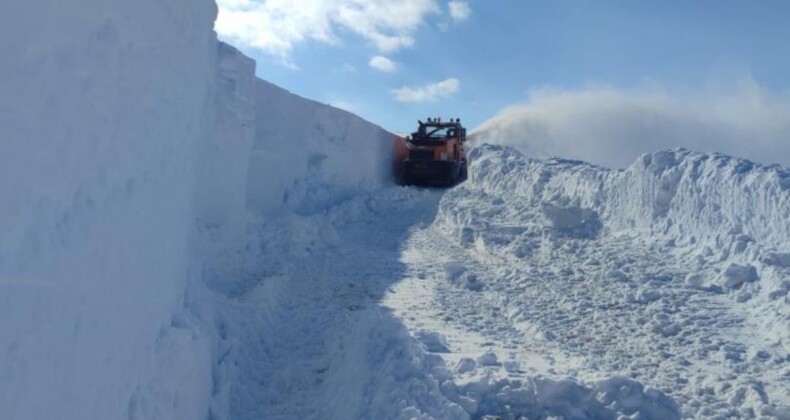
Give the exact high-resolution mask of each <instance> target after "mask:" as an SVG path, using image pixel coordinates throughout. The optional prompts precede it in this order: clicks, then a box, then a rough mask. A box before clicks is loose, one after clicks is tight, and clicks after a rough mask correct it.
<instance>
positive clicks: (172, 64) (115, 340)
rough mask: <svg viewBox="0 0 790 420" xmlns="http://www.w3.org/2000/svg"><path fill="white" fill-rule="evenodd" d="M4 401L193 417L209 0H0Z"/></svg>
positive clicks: (199, 399) (201, 342)
mask: <svg viewBox="0 0 790 420" xmlns="http://www.w3.org/2000/svg"><path fill="white" fill-rule="evenodd" d="M3 10H4V12H3V13H2V18H0V20H2V22H1V23H0V28H2V29H1V30H2V34H0V39H2V41H0V56H2V57H3V59H2V60H3V65H2V66H0V232H2V236H0V407H3V416H4V417H7V418H18V419H45V418H72V419H77V418H107V419H109V418H121V417H124V418H127V417H129V418H163V417H168V418H198V417H201V416H202V414H203V413H204V412H205V409H206V405H207V403H206V399H207V397H208V395H209V390H210V388H209V381H210V368H209V366H210V362H211V360H210V354H209V352H208V350H209V347H208V343H207V342H206V341H205V339H203V338H201V337H200V336H199V335H196V334H195V331H196V327H195V326H194V323H193V321H192V320H191V319H190V317H189V316H188V315H185V314H183V304H182V300H183V296H184V291H185V289H186V285H187V278H188V273H189V269H190V267H191V264H192V263H191V259H190V255H189V247H190V244H189V240H190V231H191V230H192V228H193V225H194V214H195V213H194V210H193V208H194V186H195V174H196V171H197V168H198V160H199V156H198V155H199V150H198V147H197V145H198V144H200V142H202V141H203V139H205V137H206V134H205V133H206V132H208V131H210V130H209V127H210V125H209V124H210V118H211V116H212V105H211V104H210V102H209V99H210V98H212V91H211V89H212V86H213V85H214V82H213V80H214V77H215V74H214V73H215V68H216V64H215V62H216V57H215V55H216V38H215V36H214V34H213V33H212V32H211V30H210V28H211V26H212V23H213V20H214V18H215V14H216V7H215V5H214V4H213V2H211V1H203V0H202V1H198V2H194V1H184V0H176V1H172V2H168V3H162V2H159V1H154V0H143V1H139V2H124V1H117V0H116V1H113V0H111V1H104V0H102V1H99V0H80V1H70V2H68V3H63V2H59V1H49V0H45V1H37V2H28V1H21V0H11V1H10V2H5V3H4V5H3Z"/></svg>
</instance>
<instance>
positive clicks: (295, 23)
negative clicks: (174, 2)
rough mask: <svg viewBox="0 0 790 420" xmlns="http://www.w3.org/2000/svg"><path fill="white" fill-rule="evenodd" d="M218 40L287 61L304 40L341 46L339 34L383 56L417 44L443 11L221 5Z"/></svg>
mask: <svg viewBox="0 0 790 420" xmlns="http://www.w3.org/2000/svg"><path fill="white" fill-rule="evenodd" d="M217 5H218V6H219V16H218V17H217V21H216V23H215V28H216V30H217V32H218V33H219V35H220V37H223V38H226V39H228V40H230V41H232V42H234V43H237V44H240V45H241V46H247V47H252V48H256V49H259V50H262V51H264V52H267V53H269V54H273V55H276V56H279V57H281V58H283V59H287V57H288V54H289V53H290V52H291V50H292V49H293V48H294V46H295V45H297V44H299V43H302V42H306V41H311V40H312V41H317V42H322V43H326V44H339V43H340V38H339V37H338V35H337V30H338V29H341V30H343V31H349V32H352V33H355V34H357V35H358V36H360V37H362V38H363V39H365V40H366V41H368V42H369V43H370V44H372V45H373V46H374V47H375V48H376V49H377V50H378V51H380V52H383V53H388V52H393V51H396V50H398V49H401V48H404V47H408V46H411V45H413V44H414V38H413V35H414V32H415V31H416V30H417V28H419V26H420V25H421V24H422V23H423V21H424V19H425V18H426V17H427V16H428V15H429V14H432V13H436V12H438V10H439V8H438V6H437V4H436V1H435V0H398V1H392V0H299V1H294V0H218V1H217Z"/></svg>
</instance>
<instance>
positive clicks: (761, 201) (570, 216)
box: [435, 145, 790, 417]
mask: <svg viewBox="0 0 790 420" xmlns="http://www.w3.org/2000/svg"><path fill="white" fill-rule="evenodd" d="M471 162H472V163H471V166H470V181H469V182H467V183H466V184H464V185H463V186H462V187H461V188H457V189H454V190H452V191H450V192H449V193H448V194H446V195H445V197H444V198H443V200H442V203H441V204H440V210H439V214H438V216H437V222H436V223H435V227H436V229H437V230H438V231H439V232H442V233H444V234H445V235H447V236H448V237H449V238H452V239H451V241H452V242H453V243H454V244H455V246H460V247H461V249H459V250H458V251H456V253H457V254H459V255H466V258H467V259H468V262H467V263H466V266H467V268H466V271H468V272H470V273H471V274H472V275H475V276H476V277H477V278H478V279H479V281H480V282H481V283H483V284H484V285H485V287H483V288H482V289H481V291H480V292H478V293H477V294H478V297H476V298H472V297H469V298H468V299H470V300H469V301H465V300H464V301H465V302H467V304H468V303H470V302H472V303H473V306H475V307H479V308H478V309H477V311H486V309H485V308H486V307H487V306H486V305H493V306H498V307H500V308H501V312H502V313H504V314H507V319H508V322H509V324H510V325H511V326H512V327H515V328H516V332H513V331H510V332H509V334H510V335H516V336H517V335H520V334H525V335H529V336H533V337H536V338H537V339H538V342H537V344H535V343H534V342H533V343H529V342H527V343H526V344H524V345H526V346H535V350H534V352H535V353H537V354H538V355H543V354H546V353H550V354H551V355H550V356H549V355H546V356H541V357H545V358H546V359H554V358H556V357H557V356H558V355H562V357H563V358H564V359H566V360H575V362H573V364H575V365H576V367H571V366H566V367H563V368H562V369H564V370H565V372H566V374H568V375H570V376H572V377H576V378H578V380H580V381H581V382H582V383H597V382H595V381H598V380H599V379H600V378H601V376H602V375H603V376H604V377H616V376H626V377H631V378H638V380H639V382H641V383H643V384H649V385H651V386H653V387H656V388H658V389H660V390H661V391H663V392H664V393H666V394H667V395H669V396H671V397H672V398H673V399H674V400H676V401H677V402H678V404H679V405H680V407H681V409H682V412H683V414H684V415H687V416H692V417H709V416H710V417H715V416H720V415H738V416H746V417H750V416H756V415H775V414H774V413H782V412H785V411H786V410H787V406H789V405H790V400H788V399H787V395H790V392H788V391H789V390H790V381H788V379H787V378H788V377H790V376H788V375H790V363H788V361H787V354H788V351H790V330H788V329H787V327H786V326H787V325H788V322H789V321H790V296H789V295H788V291H790V270H788V268H787V264H786V262H787V261H786V260H787V258H786V256H787V255H788V251H790V242H788V239H787V238H790V222H789V220H790V218H789V217H788V216H790V190H788V185H789V184H788V179H790V174H789V173H788V172H787V171H786V170H785V169H783V168H781V167H778V166H763V165H758V164H755V163H752V162H749V161H745V160H741V159H735V158H731V157H727V156H723V155H717V154H712V155H710V154H700V153H693V152H690V151H687V150H683V149H677V150H673V151H664V152H657V153H653V154H647V155H644V156H643V157H641V158H640V159H638V160H637V161H636V163H634V164H633V165H631V166H630V167H628V168H627V169H625V170H609V169H605V168H601V167H597V166H594V165H590V164H586V163H583V162H579V161H570V160H564V159H557V158H554V159H547V160H537V159H532V158H529V157H527V156H524V155H523V154H521V153H520V152H518V151H516V150H513V149H511V148H507V147H502V146H491V145H483V146H480V147H478V148H476V149H474V150H473V151H472V152H471ZM454 258H461V257H460V256H455V257H454ZM447 287H448V289H447V290H448V291H447V292H443V293H450V290H452V289H450V288H449V287H450V285H448V286H447ZM452 293H457V294H459V295H460V296H465V293H467V292H462V291H455V292H452ZM448 299H449V298H448ZM456 299H467V298H466V297H463V298H461V297H458V298H453V299H452V300H447V302H449V303H452V302H453V301H454V300H456ZM478 301H479V302H480V303H478ZM445 316H450V315H445ZM452 317H453V318H454V319H455V318H459V319H466V318H468V317H469V315H465V312H464V310H463V309H461V308H459V309H457V310H454V311H453V312H452ZM469 319H470V321H468V322H478V321H473V320H474V318H469ZM455 322H458V321H455ZM487 322H491V321H487ZM503 328H504V327H503ZM501 339H502V340H503V341H504V340H507V336H502V338H501ZM452 341H453V340H452V339H450V338H448V342H449V343H450V344H451V345H450V347H451V349H452ZM494 341H496V340H494ZM533 341H534V339H533ZM508 348H509V347H507V346H505V347H504V349H503V350H502V351H505V349H508ZM513 357H515V359H514V361H515V362H518V360H519V358H524V357H526V358H527V359H528V360H533V361H532V362H530V363H532V364H535V362H534V360H535V359H536V358H535V356H534V355H531V353H529V352H524V353H523V354H522V355H520V356H519V354H518V353H516V354H515V356H513ZM541 363H545V362H541ZM548 364H549V365H554V366H555V367H553V369H554V370H557V369H558V367H557V366H558V365H556V364H554V363H551V362H548ZM539 365H540V364H537V365H536V366H539ZM692 366H693V367H694V368H693V369H692V368H691V367H692ZM783 410H784V411H783Z"/></svg>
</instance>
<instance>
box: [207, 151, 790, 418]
mask: <svg viewBox="0 0 790 420" xmlns="http://www.w3.org/2000/svg"><path fill="white" fill-rule="evenodd" d="M473 153H474V154H475V156H474V158H475V161H474V164H473V166H472V172H471V174H472V177H471V179H470V181H469V182H467V183H466V184H464V185H462V186H459V187H456V188H454V189H451V190H447V191H437V190H421V189H417V188H400V187H385V188H382V189H374V190H370V191H367V192H364V191H357V192H356V193H353V194H350V193H349V194H324V195H323V196H324V197H334V198H333V199H332V200H329V201H321V200H318V201H316V202H306V203H305V204H304V205H303V206H302V207H300V208H297V209H296V210H295V211H293V212H283V213H282V214H280V215H279V216H275V217H270V218H268V219H266V220H262V221H257V222H254V223H253V224H252V229H251V230H252V231H253V232H254V235H252V238H251V239H250V246H249V247H248V255H245V256H243V257H242V258H237V259H235V260H233V261H231V262H229V263H228V267H245V268H244V270H242V271H241V272H238V271H234V270H235V269H230V270H228V272H227V273H225V275H224V278H223V276H219V277H218V278H217V279H216V281H215V282H214V283H213V284H212V289H213V290H214V291H215V292H216V296H214V297H212V299H216V302H215V303H217V304H218V305H215V306H218V307H219V308H220V309H219V316H218V323H219V331H220V332H221V335H222V337H221V338H222V340H221V343H222V351H220V352H219V353H220V355H219V357H218V360H217V367H216V369H215V375H214V376H215V377H214V382H215V387H214V399H215V403H214V410H215V414H217V417H218V418H222V413H229V418H233V419H253V418H283V419H285V418H338V419H339V418H483V417H485V416H500V417H501V418H520V417H526V418H546V417H552V416H554V417H564V418H618V417H619V416H621V415H625V416H641V418H655V419H666V418H679V417H687V418H724V417H741V418H752V417H767V418H771V417H773V418H780V419H785V418H788V415H790V410H788V405H790V397H789V396H790V351H788V343H787V341H786V336H785V333H786V332H787V330H786V326H787V324H786V323H785V322H786V320H787V313H788V311H787V306H786V305H787V304H788V303H787V299H786V297H785V295H786V291H785V294H784V295H783V294H782V293H781V291H782V290H785V289H782V288H781V287H782V285H783V284H785V283H782V282H783V281H786V280H785V279H786V278H787V277H786V275H787V272H786V271H785V270H783V269H782V266H781V264H780V263H781V261H780V260H781V259H780V258H779V257H778V256H777V255H782V254H781V253H777V251H776V250H777V249H781V247H783V246H784V245H783V243H781V242H772V240H773V239H772V238H773V237H772V236H771V235H773V234H772V233H770V231H768V230H766V231H765V232H769V233H766V234H764V235H761V234H760V233H759V232H760V229H759V226H756V225H755V226H753V227H748V226H746V227H741V228H740V229H732V227H731V226H730V225H729V224H728V222H727V221H726V220H724V221H722V222H721V224H722V227H721V229H722V230H724V231H725V232H724V233H721V234H717V235H710V236H712V237H714V239H712V240H711V239H710V238H706V237H705V233H706V232H705V231H704V230H701V228H700V227H699V226H694V225H692V223H699V221H695V219H693V218H692V219H689V220H688V221H687V225H686V227H685V228H684V229H680V230H677V231H673V230H672V229H671V227H672V225H671V223H670V224H669V225H662V223H665V221H664V218H667V217H670V218H671V217H673V215H674V213H673V212H675V211H676V210H677V209H676V207H675V205H674V204H672V203H674V202H678V201H681V202H682V200H685V199H688V197H682V196H680V195H677V196H673V197H670V198H669V199H668V200H669V202H667V201H665V200H663V199H662V200H657V201H656V202H655V206H656V207H657V208H658V211H648V212H642V213H644V214H647V215H648V216H649V217H651V218H653V219H652V220H653V221H652V222H651V224H646V225H640V223H639V221H638V220H637V219H636V217H634V219H633V222H631V223H624V222H623V220H621V219H622V218H623V217H624V216H623V214H632V213H628V212H627V211H624V210H622V209H618V208H617V205H618V203H628V202H631V201H629V200H620V198H618V197H619V196H618V195H617V194H613V193H612V192H610V191H609V190H614V191H621V190H619V189H618V188H622V187H621V186H620V184H618V183H619V182H621V180H622V179H627V181H628V182H640V179H639V178H640V177H650V176H652V175H649V174H648V175H645V174H639V173H637V174H633V173H631V174H630V175H629V176H628V177H623V174H626V175H628V174H627V173H626V172H622V171H609V170H606V169H602V168H597V167H594V166H590V165H586V164H583V163H580V162H572V161H563V160H552V161H537V160H531V159H529V158H526V157H524V156H522V155H520V154H519V153H518V152H515V151H514V150H512V149H507V148H500V147H488V146H483V147H481V148H479V149H477V150H475V151H474V152H473ZM675 153H677V155H676V156H675V158H674V159H675V164H674V165H664V166H663V167H662V168H663V169H662V171H659V172H658V175H657V176H658V177H659V180H660V182H664V183H665V184H662V185H663V186H662V188H663V189H669V190H672V189H673V188H674V189H675V190H681V189H682V188H683V183H684V182H685V181H684V180H685V177H686V176H688V174H687V173H685V172H682V171H681V170H682V169H684V165H686V163H688V161H690V160H692V161H693V160H694V159H699V160H701V161H702V162H706V161H707V159H708V158H706V157H700V156H696V155H689V154H688V153H687V152H683V151H680V152H675ZM660 158H661V156H658V157H653V158H651V159H652V160H651V161H650V162H651V163H654V162H656V161H658V160H660ZM664 158H666V157H664ZM716 159H718V158H716ZM646 161H647V159H646ZM684 162H685V163H684ZM692 163H693V162H692ZM724 164H726V165H730V164H731V165H742V164H741V163H739V162H738V161H730V160H726V159H725V160H723V161H718V162H717V161H715V160H714V162H712V164H711V166H712V167H715V168H721V167H722V166H723V165H724ZM694 165H696V164H694ZM694 165H689V167H695V166H694ZM647 169H649V170H651V171H652V170H654V168H652V167H650V166H649V165H648V167H647ZM630 170H632V171H637V170H641V169H639V168H638V167H637V168H636V169H630ZM717 170H718V169H717ZM673 171H674V172H673ZM766 171H767V169H765V168H755V169H754V171H753V172H754V173H751V174H747V175H748V176H746V177H744V179H747V180H748V179H752V178H753V179H752V181H749V182H758V181H759V182H764V181H762V180H763V178H764V177H766V176H767V175H766V174H767V172H766ZM667 173H670V175H671V176H670V177H669V179H670V180H672V182H674V184H672V183H670V184H666V176H667ZM677 173H680V175H678V174H677ZM750 177H751V178H750ZM754 180H757V181H754ZM645 182H647V181H645ZM738 182H740V181H738ZM519 183H520V184H519ZM701 188H705V187H704V186H702V187H701ZM728 188H729V187H728ZM525 191H526V192H525ZM662 191H663V190H662ZM630 193H632V194H635V195H636V193H635V192H634V191H631V192H630ZM661 194H663V193H659V194H658V195H657V196H658V197H659V198H661V197H662V195H661ZM699 194H700V195H703V194H705V191H702V192H699ZM720 194H721V196H725V197H726V195H727V194H728V193H727V192H726V191H723V192H720ZM319 196H321V195H320V194H319ZM337 197H340V198H337ZM673 200H675V201H673ZM637 201H638V200H637ZM768 201H769V202H770V200H768ZM637 205H639V203H637ZM763 212H764V213H765V214H768V215H769V216H770V214H769V213H770V212H769V211H765V210H763ZM763 217H766V216H763ZM700 220H701V219H700ZM668 226H669V228H668ZM784 228H785V227H784V226H779V227H777V229H779V230H781V229H784ZM748 229H751V230H752V233H751V236H749V237H750V238H751V239H750V241H749V242H748V243H747V244H745V245H743V244H738V243H739V241H740V242H743V240H744V237H745V235H747V233H746V230H748ZM728 232H732V233H728ZM710 233H711V232H708V234H710ZM689 235H693V236H695V238H696V239H695V240H689V239H688V236H689ZM728 235H729V236H728ZM775 237H777V238H781V236H780V235H775ZM728 238H730V239H731V241H730V239H728ZM722 244H723V245H722ZM725 248H728V249H731V251H730V252H727V253H723V250H724V249H725ZM722 256H724V257H722ZM777 259H778V260H779V261H777ZM761 261H763V262H764V263H763V262H761ZM241 262H243V263H241ZM732 267H736V268H735V269H733V268H732ZM737 267H744V269H738V268H737ZM748 267H757V268H754V269H753V270H752V269H749V268H748ZM752 271H755V272H757V273H759V277H758V278H749V276H750V275H751V274H750V273H751V272H752ZM733 273H734V274H733ZM739 273H740V274H739ZM739 276H744V277H739ZM777 284H778V285H779V288H778V289H777V288H776V287H775V286H776V285H777ZM204 306H205V305H204Z"/></svg>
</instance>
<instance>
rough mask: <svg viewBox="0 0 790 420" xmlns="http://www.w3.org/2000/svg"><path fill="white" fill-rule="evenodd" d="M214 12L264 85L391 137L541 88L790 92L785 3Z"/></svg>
mask: <svg viewBox="0 0 790 420" xmlns="http://www.w3.org/2000/svg"><path fill="white" fill-rule="evenodd" d="M450 3H453V6H452V10H451V7H450ZM219 6H220V17H219V19H218V23H217V31H218V32H219V34H220V38H222V39H224V40H226V41H229V42H230V43H232V44H234V45H236V46H237V47H239V48H240V49H241V50H242V51H244V52H245V53H246V54H248V55H250V56H252V57H253V58H255V59H256V60H257V62H258V71H257V73H258V75H259V76H260V77H261V78H263V79H266V80H269V81H271V82H273V83H275V84H278V85H280V86H282V87H284V88H286V89H288V90H290V91H292V92H294V93H297V94H300V95H302V96H305V97H309V98H311V99H315V100H318V101H321V102H326V103H330V104H335V105H338V106H340V107H343V108H346V109H349V110H351V111H353V112H355V113H357V114H359V115H361V116H363V117H364V118H366V119H369V120H371V121H373V122H375V123H378V124H380V125H382V126H383V127H384V128H387V129H389V130H393V131H398V132H409V131H411V130H412V128H413V126H414V124H415V120H416V119H418V118H424V117H426V116H443V117H461V118H462V119H463V120H464V121H465V122H466V124H467V125H468V126H470V127H474V126H477V125H478V124H480V123H482V122H483V121H485V120H488V119H489V118H491V117H492V116H494V115H495V114H496V113H497V112H498V111H500V110H501V109H503V108H505V107H508V106H510V105H513V104H518V103H522V102H524V101H526V100H527V98H528V94H529V93H530V92H534V91H537V90H542V89H546V88H552V89H561V90H578V89H587V88H591V87H595V88H598V87H602V86H603V87H614V88H618V89H634V88H642V87H645V86H654V87H655V86H660V87H661V88H662V89H665V90H668V91H676V92H688V91H701V90H704V89H708V88H710V87H711V86H713V87H722V86H720V85H724V87H726V85H728V84H735V82H736V81H737V80H739V79H741V78H743V77H748V78H749V79H750V80H752V81H754V82H755V83H756V84H758V85H759V86H761V87H762V88H764V89H767V90H769V91H774V92H786V91H788V90H790V80H789V79H790V78H789V77H788V75H790V46H788V44H790V1H786V0H785V1H775V0H766V1H762V0H761V1H745V0H744V1H727V0H715V1H714V0H705V1H700V0H697V1H695V0H685V1H680V0H678V1H666V0H664V1H657V0H656V1H625V0H623V1H591V0H588V1H585V0H534V1H533V0H518V1H517V0H469V1H452V2H448V1H446V0H400V1H397V2H395V1H392V0H333V1H330V0H290V1H283V0H266V1H263V0H220V1H219ZM452 12H454V13H452ZM373 57H383V58H379V59H376V60H374V62H373V64H376V63H378V64H379V66H378V67H379V68H374V67H373V66H371V59H372V58H373ZM387 60H389V62H391V63H392V66H391V67H393V68H387V66H386V64H388V62H387ZM382 63H383V64H384V65H382ZM382 69H383V70H387V71H383V70H382ZM437 83H438V84H439V85H436V86H434V87H433V88H429V87H428V86H430V85H432V84H437ZM404 88H406V89H405V90H401V91H400V95H399V94H398V93H397V92H398V90H399V89H404Z"/></svg>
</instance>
